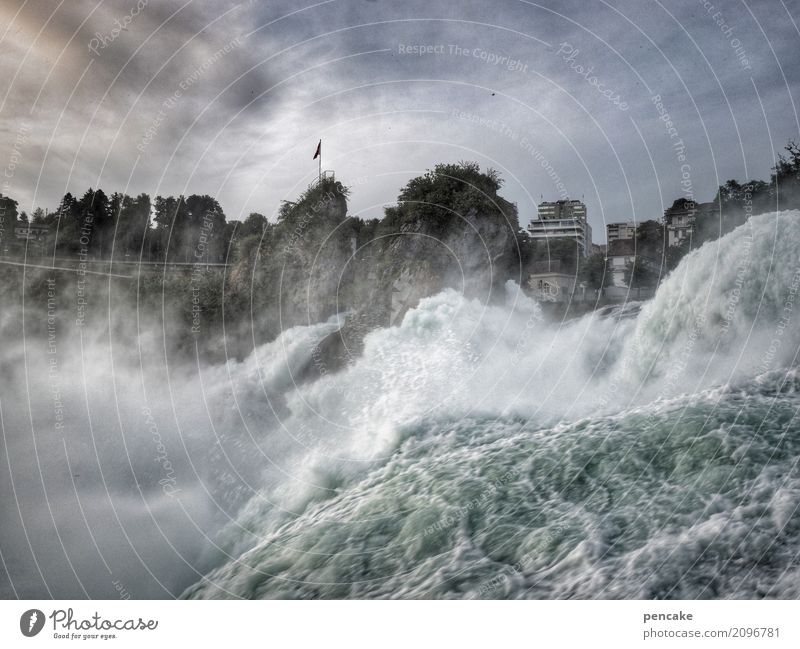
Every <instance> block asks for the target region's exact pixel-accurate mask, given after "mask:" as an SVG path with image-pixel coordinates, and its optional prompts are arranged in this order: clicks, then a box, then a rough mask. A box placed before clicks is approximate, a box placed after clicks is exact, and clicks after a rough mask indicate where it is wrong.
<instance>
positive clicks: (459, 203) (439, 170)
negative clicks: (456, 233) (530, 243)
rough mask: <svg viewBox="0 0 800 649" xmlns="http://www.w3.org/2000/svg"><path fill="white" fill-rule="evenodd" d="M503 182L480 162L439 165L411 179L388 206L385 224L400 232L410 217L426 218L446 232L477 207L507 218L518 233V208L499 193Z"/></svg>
mask: <svg viewBox="0 0 800 649" xmlns="http://www.w3.org/2000/svg"><path fill="white" fill-rule="evenodd" d="M502 185H503V181H502V179H501V178H500V174H499V173H498V172H497V171H496V170H494V169H487V170H486V171H485V172H482V171H481V170H480V166H479V165H478V163H477V162H459V163H457V164H438V165H436V166H435V167H434V168H433V170H432V171H431V170H428V171H427V172H426V173H425V174H424V175H422V176H418V177H417V178H413V179H411V180H409V181H408V183H407V184H406V186H405V187H404V188H403V189H402V190H401V191H400V195H399V196H398V197H397V206H395V207H387V208H385V213H386V219H385V221H386V225H388V226H389V227H390V229H391V230H392V231H394V232H399V231H401V229H402V227H403V226H404V224H405V223H407V222H408V221H409V220H413V219H416V218H424V219H427V220H429V221H432V222H434V223H435V224H436V228H435V229H436V230H438V231H440V232H444V231H445V230H446V229H447V228H448V227H449V226H450V225H451V224H452V223H453V222H454V221H456V220H459V219H461V218H463V217H464V216H466V215H467V214H469V213H470V212H472V211H473V210H474V211H476V212H477V213H479V214H482V215H484V216H492V215H494V216H496V217H497V218H498V219H502V220H504V221H505V222H507V223H508V225H509V227H510V228H511V230H512V231H513V232H514V233H515V234H516V233H517V231H518V230H519V221H518V219H517V208H516V206H515V205H514V204H513V203H510V202H508V201H507V200H505V199H504V198H502V197H501V196H499V195H498V193H497V192H498V190H499V189H500V187H502Z"/></svg>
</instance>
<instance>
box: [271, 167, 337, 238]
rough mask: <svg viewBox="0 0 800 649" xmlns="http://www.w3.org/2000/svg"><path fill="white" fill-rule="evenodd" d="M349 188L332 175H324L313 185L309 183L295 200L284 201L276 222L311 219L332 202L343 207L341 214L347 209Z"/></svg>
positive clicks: (292, 222) (295, 221)
mask: <svg viewBox="0 0 800 649" xmlns="http://www.w3.org/2000/svg"><path fill="white" fill-rule="evenodd" d="M349 194H350V189H349V188H347V187H345V186H344V185H342V183H340V182H339V181H338V180H336V179H335V178H333V177H325V178H322V180H321V181H320V182H318V183H316V184H314V185H310V186H309V187H308V188H307V189H306V190H305V191H304V192H303V193H302V194H301V195H300V197H299V198H298V199H297V201H296V202H292V201H284V202H283V203H282V204H281V207H280V210H279V211H278V223H279V224H281V225H291V226H294V225H295V224H297V223H299V222H301V221H307V220H311V219H313V217H314V216H315V215H316V214H317V213H319V212H320V211H321V210H322V209H323V208H325V207H326V206H330V205H331V204H332V203H333V204H335V205H337V206H338V207H340V208H341V207H344V210H343V211H342V215H344V213H345V212H346V211H347V196H348V195H349Z"/></svg>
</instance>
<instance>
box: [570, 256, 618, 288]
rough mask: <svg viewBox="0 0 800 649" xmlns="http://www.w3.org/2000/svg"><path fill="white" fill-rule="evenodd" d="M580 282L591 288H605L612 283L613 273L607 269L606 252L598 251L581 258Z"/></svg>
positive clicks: (579, 267)
mask: <svg viewBox="0 0 800 649" xmlns="http://www.w3.org/2000/svg"><path fill="white" fill-rule="evenodd" d="M578 282H580V283H581V284H583V285H585V286H586V288H591V289H599V288H603V287H604V286H607V285H608V284H610V283H611V273H609V272H608V271H607V269H606V256H605V254H604V253H602V252H596V253H594V254H593V255H590V256H589V257H586V258H585V259H581V261H580V263H579V265H578Z"/></svg>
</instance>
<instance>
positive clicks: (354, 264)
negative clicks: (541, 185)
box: [231, 184, 519, 378]
mask: <svg viewBox="0 0 800 649" xmlns="http://www.w3.org/2000/svg"><path fill="white" fill-rule="evenodd" d="M345 196H346V192H345V191H342V188H341V186H340V185H338V184H337V186H324V187H318V189H316V190H309V192H307V193H306V194H305V195H304V196H303V197H301V200H300V201H298V203H297V204H295V205H294V206H293V207H291V208H287V212H286V215H285V217H286V218H284V220H283V221H282V222H281V223H279V224H278V225H277V226H275V228H274V230H273V231H272V232H271V233H270V234H269V237H268V241H266V242H264V243H263V244H262V246H261V247H260V249H259V253H258V258H256V259H254V260H253V259H249V260H243V261H242V262H240V264H239V265H238V266H237V267H236V268H235V269H234V270H233V272H232V273H231V292H232V294H233V295H235V296H237V297H238V299H239V301H240V302H244V303H245V304H246V305H248V306H250V307H251V308H252V313H253V318H254V319H253V321H252V323H251V324H253V326H254V327H255V323H256V321H257V323H258V325H259V326H260V328H261V331H260V333H261V335H262V336H263V338H264V341H266V339H271V338H274V337H275V336H276V335H277V334H278V333H280V331H281V330H284V329H286V328H288V327H291V326H295V325H301V324H311V323H316V322H320V321H322V320H325V319H327V318H329V317H330V316H332V315H334V314H336V313H340V314H341V313H347V316H346V318H345V322H344V324H343V326H342V327H341V329H340V330H339V331H337V332H336V333H334V334H331V335H330V336H328V337H327V338H326V339H324V340H323V341H321V342H320V343H319V346H318V348H317V349H315V357H316V359H317V363H316V365H318V366H320V365H321V366H324V367H326V368H327V370H328V371H335V370H336V369H339V368H341V367H342V366H344V365H346V364H347V363H349V362H351V361H352V359H354V358H355V357H357V356H358V355H359V354H360V353H361V350H362V347H363V340H364V336H365V335H366V334H367V333H369V332H370V331H372V330H373V329H375V328H376V327H384V326H389V325H393V324H397V323H398V322H400V320H401V319H402V318H403V316H404V315H405V313H406V312H407V311H408V310H409V309H412V308H414V307H415V306H417V304H418V303H419V301H420V300H421V299H423V298H425V297H428V296H431V295H435V294H436V293H438V292H440V291H441V290H442V289H444V288H447V287H451V288H454V289H456V290H458V291H461V292H463V293H464V294H465V295H467V296H470V297H475V298H477V299H480V300H482V301H486V302H488V301H491V300H492V299H493V296H494V295H498V297H499V296H501V295H502V290H498V289H500V288H501V287H502V285H503V284H504V283H505V281H506V280H507V279H509V278H514V277H516V275H518V267H519V254H518V247H517V231H516V230H517V227H516V214H515V213H514V214H513V219H508V218H505V214H504V213H503V212H502V211H501V212H500V213H498V212H494V213H490V214H485V213H481V211H480V210H479V209H476V208H471V209H468V210H462V211H461V213H460V214H458V215H457V216H455V217H452V218H450V217H448V220H447V222H446V224H445V225H443V223H442V221H441V220H436V219H435V218H432V217H431V215H430V214H415V213H414V212H413V211H411V212H407V213H405V214H404V215H403V218H402V222H401V223H397V219H396V218H395V219H394V222H392V219H390V217H389V215H388V214H387V218H386V219H384V220H383V221H381V222H379V223H377V222H369V223H365V222H364V221H362V220H360V219H357V218H352V217H348V216H347V203H346V197H345ZM499 200H502V199H499ZM506 205H507V206H508V205H509V204H506ZM511 207H512V209H513V206H511ZM253 268H255V270H253ZM307 374H308V378H312V377H313V376H314V368H308V373H307Z"/></svg>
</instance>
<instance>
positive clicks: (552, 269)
mask: <svg viewBox="0 0 800 649" xmlns="http://www.w3.org/2000/svg"><path fill="white" fill-rule="evenodd" d="M576 280H577V278H576V276H575V273H574V272H573V273H569V272H568V271H567V269H566V268H565V267H563V265H562V263H561V262H560V261H558V260H553V261H542V262H536V263H534V264H533V266H532V267H531V274H530V276H529V277H528V287H529V288H530V289H531V294H532V295H533V297H535V298H536V299H537V300H543V301H546V302H564V301H568V300H570V299H571V298H572V295H573V293H574V292H575V285H576Z"/></svg>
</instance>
